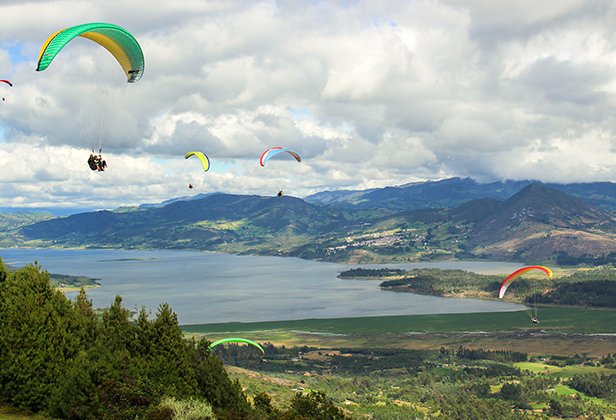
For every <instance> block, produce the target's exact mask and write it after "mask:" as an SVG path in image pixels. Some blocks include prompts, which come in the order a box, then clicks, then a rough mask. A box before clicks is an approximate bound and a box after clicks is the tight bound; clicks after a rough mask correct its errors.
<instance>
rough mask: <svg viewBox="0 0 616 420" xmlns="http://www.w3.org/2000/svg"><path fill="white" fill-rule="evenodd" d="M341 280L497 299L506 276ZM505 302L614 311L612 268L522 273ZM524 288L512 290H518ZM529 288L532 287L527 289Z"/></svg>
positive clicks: (425, 272)
mask: <svg viewBox="0 0 616 420" xmlns="http://www.w3.org/2000/svg"><path fill="white" fill-rule="evenodd" d="M338 277H339V278H342V279H357V280H375V279H376V280H384V281H383V282H381V283H380V284H379V288H380V289H383V290H392V291H394V292H407V293H415V294H418V295H431V296H440V297H458V298H474V299H498V290H499V288H500V286H501V284H502V282H503V281H504V280H505V278H506V275H504V274H501V275H494V274H477V273H473V272H470V271H464V270H459V269H448V270H440V269H438V268H415V269H413V270H400V269H389V268H381V269H365V268H355V269H352V270H346V271H342V272H340V274H339V275H338ZM516 283H517V284H512V285H511V287H510V288H509V289H508V291H507V295H506V297H505V298H506V300H508V301H510V302H518V303H523V304H530V303H532V304H537V305H559V306H577V307H594V308H616V269H615V268H614V267H613V266H611V265H609V266H603V267H598V268H592V269H591V268H585V269H579V270H576V271H573V272H571V274H564V273H563V272H560V273H558V275H555V276H554V277H552V278H548V277H547V276H542V275H538V274H534V275H533V274H526V275H525V276H524V277H523V278H522V277H520V278H519V279H516ZM518 285H519V286H522V287H516V286H518ZM529 286H532V287H529Z"/></svg>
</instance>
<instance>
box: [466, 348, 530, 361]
mask: <svg viewBox="0 0 616 420" xmlns="http://www.w3.org/2000/svg"><path fill="white" fill-rule="evenodd" d="M456 356H458V357H459V358H461V359H467V360H494V361H497V362H501V363H515V362H525V361H526V360H528V354H527V353H522V352H518V351H509V350H483V349H467V348H464V347H462V346H460V347H459V348H458V350H457V351H456Z"/></svg>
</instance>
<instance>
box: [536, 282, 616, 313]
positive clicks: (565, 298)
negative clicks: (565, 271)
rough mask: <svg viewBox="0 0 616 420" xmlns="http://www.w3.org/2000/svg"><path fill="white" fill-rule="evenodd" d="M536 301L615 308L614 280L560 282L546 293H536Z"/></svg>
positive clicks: (615, 292) (615, 284) (615, 289)
mask: <svg viewBox="0 0 616 420" xmlns="http://www.w3.org/2000/svg"><path fill="white" fill-rule="evenodd" d="M537 303H550V304H556V305H576V306H577V305H580V306H591V307H600V308H616V281H615V280H590V281H585V282H575V283H561V284H558V285H557V286H556V288H555V289H553V290H550V291H549V292H548V293H546V294H544V295H538V296H537Z"/></svg>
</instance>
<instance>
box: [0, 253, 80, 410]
mask: <svg viewBox="0 0 616 420" xmlns="http://www.w3.org/2000/svg"><path fill="white" fill-rule="evenodd" d="M84 324H87V321H86V322H82V320H81V319H79V317H78V315H77V313H76V312H75V310H74V309H73V305H72V304H71V302H70V301H69V300H68V299H66V298H65V297H64V295H63V294H62V293H60V292H57V291H55V290H54V289H53V287H51V285H50V283H49V273H47V272H46V271H41V270H40V267H39V266H37V265H28V266H26V267H24V268H23V269H21V270H19V271H16V272H15V273H13V274H11V275H8V276H6V279H5V280H4V281H3V282H2V283H0V331H1V334H0V397H1V398H3V399H4V400H5V401H7V402H9V403H11V404H12V405H14V406H16V407H19V408H22V409H29V410H33V411H37V410H39V409H40V407H45V406H47V405H48V404H49V402H50V395H51V394H52V391H53V390H54V389H55V387H56V381H57V378H58V376H59V375H62V374H63V373H64V372H65V370H66V366H67V365H66V362H67V361H68V360H71V359H72V358H73V357H75V356H76V355H77V354H78V352H79V349H80V348H82V347H83V346H85V345H86V341H85V340H86V336H87V334H88V332H87V331H84V330H82V327H83V326H84Z"/></svg>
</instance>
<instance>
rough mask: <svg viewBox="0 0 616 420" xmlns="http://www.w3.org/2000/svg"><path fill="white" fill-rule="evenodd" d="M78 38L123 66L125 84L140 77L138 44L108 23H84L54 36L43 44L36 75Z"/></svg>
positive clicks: (122, 29) (128, 33)
mask: <svg viewBox="0 0 616 420" xmlns="http://www.w3.org/2000/svg"><path fill="white" fill-rule="evenodd" d="M78 36H81V37H83V38H88V39H90V40H92V41H94V42H96V43H97V44H99V45H101V46H102V47H104V48H106V49H107V50H108V51H109V52H110V53H111V54H112V55H113V56H114V57H115V58H116V60H118V63H120V66H122V69H123V70H124V73H126V77H127V79H128V80H127V81H128V83H134V82H136V81H138V80H139V79H141V76H143V70H144V68H145V60H144V58H143V51H141V47H140V46H139V43H138V42H137V40H136V39H135V37H134V36H132V35H131V34H130V32H128V31H127V30H126V29H124V28H121V27H119V26H117V25H113V24H111V23H85V24H83V25H77V26H73V27H70V28H66V29H62V30H61V31H58V32H56V33H55V34H53V35H52V36H50V37H49V38H48V39H47V41H45V43H44V44H43V48H41V52H40V54H39V58H38V64H37V66H36V71H43V70H45V69H46V68H47V67H49V65H50V64H51V62H52V61H53V59H54V58H55V57H56V55H58V53H59V52H60V50H61V49H62V48H64V46H65V45H66V44H68V43H69V42H70V41H71V40H72V39H73V38H75V37H78Z"/></svg>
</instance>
